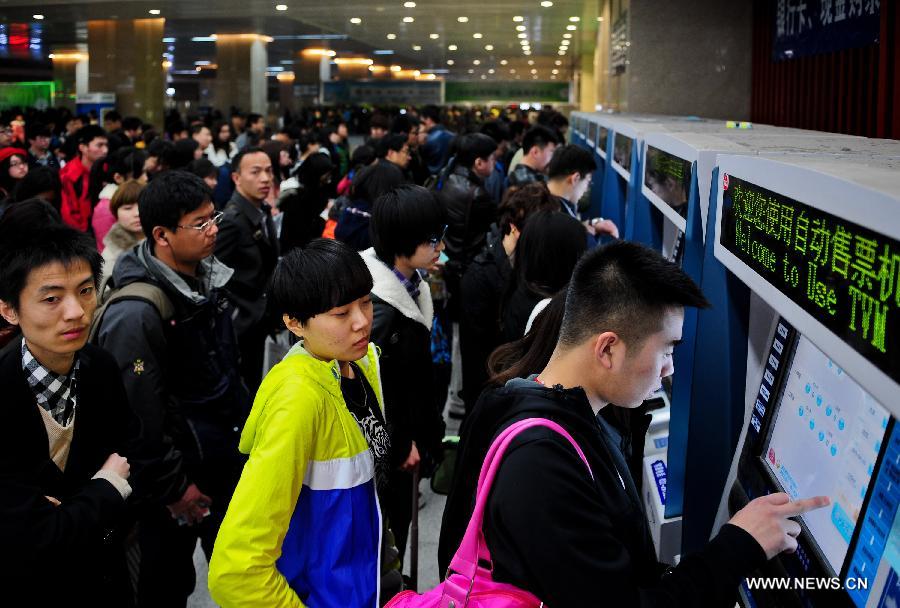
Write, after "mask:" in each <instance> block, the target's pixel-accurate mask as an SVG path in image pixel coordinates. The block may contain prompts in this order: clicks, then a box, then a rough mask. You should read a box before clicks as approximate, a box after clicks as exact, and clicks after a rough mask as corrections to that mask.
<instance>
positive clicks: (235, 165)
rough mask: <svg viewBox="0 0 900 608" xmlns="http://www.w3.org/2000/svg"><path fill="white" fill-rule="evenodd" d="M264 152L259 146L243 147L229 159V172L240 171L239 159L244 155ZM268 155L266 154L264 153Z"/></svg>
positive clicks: (242, 158)
mask: <svg viewBox="0 0 900 608" xmlns="http://www.w3.org/2000/svg"><path fill="white" fill-rule="evenodd" d="M259 153H262V154H266V151H265V150H263V149H262V148H260V147H259V146H252V147H249V148H244V149H243V150H241V151H240V152H238V153H237V154H235V155H234V158H232V159H231V172H232V173H240V172H241V161H242V160H244V157H245V156H247V155H248V154H259ZM266 156H268V154H266Z"/></svg>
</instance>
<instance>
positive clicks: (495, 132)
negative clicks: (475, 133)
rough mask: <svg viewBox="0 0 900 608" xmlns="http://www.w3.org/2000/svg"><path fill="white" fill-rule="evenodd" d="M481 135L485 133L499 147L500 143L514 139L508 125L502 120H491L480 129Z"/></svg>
mask: <svg viewBox="0 0 900 608" xmlns="http://www.w3.org/2000/svg"><path fill="white" fill-rule="evenodd" d="M480 131H481V133H484V134H485V135H487V136H488V137H490V138H491V139H493V140H494V141H495V142H497V145H500V142H504V141H509V140H510V139H512V137H510V134H509V128H508V127H507V126H506V123H504V122H503V121H500V120H491V121H488V122H486V123H484V124H483V125H481V129H480Z"/></svg>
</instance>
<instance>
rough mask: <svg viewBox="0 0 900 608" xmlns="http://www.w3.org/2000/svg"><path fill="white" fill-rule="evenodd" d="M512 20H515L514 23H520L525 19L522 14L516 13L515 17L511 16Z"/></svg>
mask: <svg viewBox="0 0 900 608" xmlns="http://www.w3.org/2000/svg"><path fill="white" fill-rule="evenodd" d="M513 21H515V22H516V23H521V22H522V21H525V17H523V16H522V15H516V16H515V17H513Z"/></svg>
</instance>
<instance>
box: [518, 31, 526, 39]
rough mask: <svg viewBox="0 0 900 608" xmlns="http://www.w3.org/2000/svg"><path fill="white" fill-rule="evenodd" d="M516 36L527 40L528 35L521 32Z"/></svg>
mask: <svg viewBox="0 0 900 608" xmlns="http://www.w3.org/2000/svg"><path fill="white" fill-rule="evenodd" d="M516 35H517V36H518V37H519V38H528V34H526V33H525V32H522V33H520V34H516Z"/></svg>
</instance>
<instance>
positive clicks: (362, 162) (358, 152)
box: [350, 145, 375, 169]
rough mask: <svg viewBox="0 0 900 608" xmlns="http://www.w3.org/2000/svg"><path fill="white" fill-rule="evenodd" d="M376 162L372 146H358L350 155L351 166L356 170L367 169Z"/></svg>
mask: <svg viewBox="0 0 900 608" xmlns="http://www.w3.org/2000/svg"><path fill="white" fill-rule="evenodd" d="M373 160H375V150H374V149H372V146H366V145H363V146H357V147H356V148H355V149H354V150H353V154H351V155H350V166H351V167H352V168H354V169H356V168H360V167H367V166H369V165H371V164H372V161H373Z"/></svg>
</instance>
